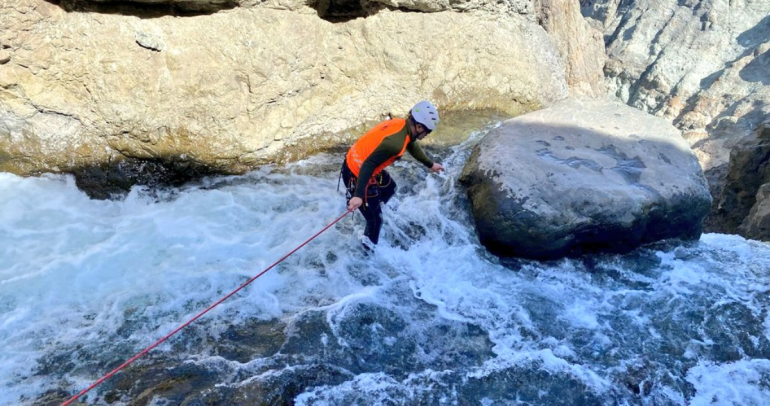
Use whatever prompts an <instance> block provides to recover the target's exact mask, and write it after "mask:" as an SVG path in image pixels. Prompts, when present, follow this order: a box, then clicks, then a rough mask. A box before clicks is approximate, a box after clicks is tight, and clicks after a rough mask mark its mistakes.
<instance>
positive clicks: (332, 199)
mask: <svg viewBox="0 0 770 406" xmlns="http://www.w3.org/2000/svg"><path fill="white" fill-rule="evenodd" d="M478 136H480V134H475V136H472V137H471V139H470V140H468V141H467V142H465V143H463V144H461V145H458V146H455V147H452V148H443V149H440V150H436V151H433V152H434V153H437V154H438V155H439V156H440V157H441V161H442V162H443V163H444V164H445V165H446V166H447V168H448V172H447V173H446V174H445V175H434V174H428V173H427V172H426V171H425V170H424V169H423V168H422V167H421V166H420V165H419V164H416V163H414V162H407V161H408V160H407V159H405V160H404V161H400V162H398V163H397V164H396V165H395V167H394V168H393V170H392V173H393V175H394V178H395V179H396V180H397V182H398V183H399V185H400V188H399V190H398V193H397V196H396V197H395V198H394V199H393V200H392V201H391V202H390V203H389V205H388V206H387V207H386V208H385V210H384V212H385V226H384V229H383V236H382V240H381V243H380V246H379V247H378V249H377V252H376V253H375V254H374V255H371V256H366V255H365V254H364V252H363V251H362V249H361V247H360V244H359V239H358V238H359V234H361V232H362V230H363V221H362V218H361V216H360V215H359V214H356V215H355V216H354V217H353V216H349V217H348V218H346V219H344V220H343V221H341V222H339V223H338V224H337V225H335V226H334V227H332V228H331V229H329V230H328V231H327V232H325V233H324V234H322V235H321V236H319V237H318V238H317V239H316V240H314V241H313V242H311V243H310V244H309V245H307V246H306V247H305V248H303V249H301V250H300V251H299V252H297V253H296V254H295V255H293V256H291V257H290V258H289V259H288V260H287V261H285V262H284V263H282V264H281V265H280V266H278V267H277V268H275V269H273V270H272V271H270V272H268V273H267V274H265V275H264V276H262V277H261V278H259V279H257V281H256V282H254V283H253V284H252V285H250V286H249V287H248V288H246V289H245V290H244V291H242V292H241V293H240V294H238V295H237V296H235V297H232V298H231V299H229V300H228V301H226V302H224V303H223V304H222V305H220V306H219V307H217V308H216V309H215V310H213V311H212V312H211V313H209V314H207V315H206V316H205V317H204V318H203V319H201V320H199V321H198V322H196V323H195V324H193V325H192V326H190V327H189V328H187V329H185V330H183V331H182V332H181V333H180V334H179V335H178V336H175V337H173V338H172V339H170V340H169V342H167V343H165V344H163V345H161V346H160V347H158V348H157V349H155V350H154V351H153V352H152V353H150V354H148V355H147V356H146V357H145V358H144V359H142V360H140V361H138V362H137V363H136V364H134V365H132V366H131V367H129V368H128V369H127V370H126V371H125V372H123V373H121V374H118V375H117V376H115V377H113V378H112V379H111V380H109V381H107V382H106V383H105V384H104V385H102V386H101V387H99V388H97V389H96V390H94V391H93V392H92V393H90V394H89V395H88V396H87V398H86V403H89V404H116V405H117V404H141V405H178V404H185V405H199V404H200V405H203V404H223V405H225V404H244V405H245V404H281V403H285V404H292V403H294V404H297V405H351V404H354V405H378V404H379V405H423V404H425V405H485V406H487V405H512V404H523V405H557V404H565V405H566V404H575V405H597V404H610V405H684V404H690V405H766V404H770V360H769V359H768V358H770V341H769V339H770V318H768V304H769V303H770V283H769V282H770V280H769V279H770V278H769V277H768V275H770V271H769V270H770V248H769V247H768V246H767V245H766V244H763V243H759V242H755V241H747V240H744V239H742V238H740V237H737V236H729V235H716V234H707V235H704V236H703V237H702V238H701V239H700V241H697V242H686V243H682V242H676V241H670V242H663V243H658V244H655V245H652V246H649V247H645V248H643V249H639V250H637V251H635V252H632V253H630V254H628V255H594V256H588V257H585V258H581V259H571V260H562V261H554V262H535V261H500V260H499V259H497V258H495V257H493V256H491V255H489V254H487V253H486V252H485V250H484V249H483V248H482V247H481V246H480V245H479V243H478V240H477V238H476V236H475V234H474V231H473V225H472V220H471V218H470V216H469V212H468V205H467V202H466V200H465V197H464V194H463V192H462V190H461V189H460V188H458V187H457V177H458V175H459V172H460V170H461V169H462V166H463V164H464V162H465V160H466V159H467V156H468V154H469V151H470V148H471V146H472V144H473V143H474V142H475V139H476V138H478ZM340 158H341V157H340V156H338V155H318V156H316V157H313V158H312V159H309V160H307V161H303V162H300V163H295V164H292V165H290V166H288V167H267V168H264V169H262V170H259V171H255V172H252V173H249V174H247V175H245V176H238V177H225V178H212V179H207V180H205V181H202V182H200V183H199V184H196V185H190V186H187V187H184V188H181V189H175V190H170V191H162V192H159V191H148V190H145V189H142V188H135V189H133V190H132V192H131V193H130V194H129V195H128V196H127V197H126V198H125V199H122V200H116V201H98V200H90V199H88V198H87V197H86V196H85V194H83V193H82V192H80V191H78V190H77V188H76V187H75V185H74V181H73V180H72V179H71V178H69V177H66V176H44V177H40V178H19V177H16V176H13V175H9V174H0V348H2V351H1V352H0V404H2V405H16V404H28V405H32V404H44V403H53V404H56V402H57V401H58V402H61V401H62V400H64V399H66V396H67V395H71V394H73V393H74V392H76V391H77V390H80V389H83V388H85V387H86V386H88V385H89V384H90V383H92V382H93V381H94V380H96V379H98V378H99V377H101V376H102V375H103V374H104V373H106V372H108V371H109V370H111V369H112V368H114V367H115V366H117V365H119V364H120V363H121V362H123V361H125V360H126V359H128V358H129V357H131V356H132V355H133V354H134V353H136V352H138V351H139V350H141V349H142V348H144V347H145V346H147V345H149V344H151V343H153V342H154V341H155V340H157V339H159V338H160V337H162V336H164V335H165V334H166V333H168V332H170V331H171V330H173V329H174V328H176V327H177V326H178V325H179V324H181V323H182V322H184V321H185V320H187V319H189V318H191V317H192V316H194V315H195V314H196V313H197V312H199V311H200V310H202V309H203V308H205V307H206V306H207V305H208V304H210V303H212V302H214V301H215V300H217V299H218V298H220V297H221V296H223V295H224V294H226V293H227V292H229V291H231V290H232V289H234V288H235V287H237V286H238V285H240V284H241V283H243V282H244V281H245V280H247V279H248V278H250V277H251V276H253V275H256V274H257V273H258V272H259V271H261V270H262V269H264V268H265V267H267V266H268V265H269V264H271V263H272V262H274V261H275V260H277V259H278V258H280V257H281V256H283V255H284V254H285V253H287V252H289V251H290V250H291V249H293V248H294V247H295V246H297V245H298V244H300V243H301V242H303V241H304V240H305V239H307V238H308V237H309V236H311V235H313V234H314V233H315V232H316V231H318V230H320V229H321V228H323V227H324V226H325V225H326V224H328V223H329V222H331V221H332V220H333V219H335V218H336V217H337V216H339V215H341V214H342V213H343V212H344V211H345V208H344V198H343V196H342V193H341V192H337V191H336V187H337V174H338V169H339V164H340Z"/></svg>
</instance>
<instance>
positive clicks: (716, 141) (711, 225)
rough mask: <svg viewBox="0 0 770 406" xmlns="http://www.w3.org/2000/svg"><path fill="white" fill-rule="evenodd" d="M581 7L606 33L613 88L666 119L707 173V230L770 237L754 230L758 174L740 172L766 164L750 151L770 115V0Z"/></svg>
mask: <svg viewBox="0 0 770 406" xmlns="http://www.w3.org/2000/svg"><path fill="white" fill-rule="evenodd" d="M580 3H581V9H582V12H583V15H584V16H586V18H587V19H588V21H589V22H590V23H591V25H592V26H593V27H594V28H596V29H599V30H602V31H603V32H604V40H605V44H606V49H607V58H608V60H607V63H606V65H605V67H604V72H605V75H606V77H607V81H608V87H609V89H610V91H611V92H612V93H614V94H615V95H616V96H618V97H619V98H621V99H622V100H623V101H625V102H626V103H628V104H629V105H632V106H634V107H637V108H639V109H642V110H644V111H647V112H650V113H652V114H655V115H658V116H661V117H664V118H666V119H669V120H671V121H672V122H673V123H674V124H675V125H676V126H677V127H678V128H679V129H681V130H682V133H683V135H684V137H685V138H686V139H687V140H688V141H689V143H690V145H691V146H692V148H693V150H694V151H695V153H696V155H697V156H698V159H699V161H700V163H701V166H702V167H703V168H704V170H706V175H707V177H708V179H709V184H710V188H711V191H712V195H713V197H714V202H715V204H714V205H713V207H712V212H711V214H710V215H709V217H708V218H707V220H706V225H705V226H706V231H718V232H727V233H740V234H742V235H744V236H747V237H751V238H758V239H765V240H767V239H770V234H768V233H767V232H764V233H762V232H759V231H756V230H761V229H765V230H766V229H767V227H764V228H762V227H759V228H758V227H757V226H756V225H757V224H760V223H762V222H763V221H764V222H767V221H770V219H765V220H762V219H761V218H758V216H757V215H756V213H765V212H767V211H766V210H760V207H759V205H761V204H762V201H763V196H764V195H763V194H762V193H758V190H760V188H761V186H762V185H763V184H764V183H765V181H763V179H764V178H763V177H762V176H754V175H755V174H753V173H742V172H741V168H744V169H745V168H753V169H752V170H755V171H760V172H761V171H762V169H761V168H762V167H763V166H765V165H767V164H768V163H767V157H764V158H763V157H761V156H758V155H757V154H756V151H759V149H757V148H753V147H752V146H756V145H759V144H761V143H762V142H763V141H761V140H760V139H759V138H758V136H757V134H760V133H762V131H763V130H762V129H763V128H764V127H762V123H763V122H767V120H768V119H770V86H768V85H769V84H770V1H767V0H736V1H730V2H727V1H718V0H688V1H675V0H656V1H650V0H641V1H626V0H581V2H580ZM760 149H761V148H760ZM745 162H753V163H754V164H752V165H749V166H746V165H745V164H744V163H745ZM741 178H744V179H743V180H739V179H741ZM752 180H754V181H752ZM755 181H756V182H755ZM765 205H766V204H765ZM750 211H751V213H752V214H751V215H750V216H748V214H749V212H750ZM747 216H748V217H747ZM749 217H750V218H749ZM748 230H753V231H751V232H749V231H748Z"/></svg>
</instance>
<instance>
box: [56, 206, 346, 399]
mask: <svg viewBox="0 0 770 406" xmlns="http://www.w3.org/2000/svg"><path fill="white" fill-rule="evenodd" d="M351 211H353V210H348V211H346V212H345V214H343V215H341V216H339V217H337V219H336V220H334V221H332V222H331V223H329V225H327V226H326V227H324V228H323V230H321V231H319V232H317V233H316V234H315V235H314V236H312V237H310V238H309V239H308V240H307V241H305V242H303V243H302V244H301V245H300V246H298V247H297V248H294V249H293V250H292V251H291V252H289V253H288V254H286V255H284V256H283V257H282V258H281V259H279V260H278V261H275V263H273V264H272V265H270V266H269V267H267V268H266V269H265V270H264V271H262V272H260V273H258V274H257V275H256V276H255V277H253V278H251V279H249V280H248V281H246V282H245V283H244V284H242V285H241V286H239V287H238V289H235V290H234V291H232V292H230V293H228V294H227V295H226V296H225V297H223V298H221V299H219V300H217V301H216V303H214V304H212V305H211V306H209V307H208V308H206V310H204V311H202V312H200V313H198V314H197V315H196V316H195V317H193V318H192V319H190V320H189V321H187V322H186V323H184V324H182V325H181V326H179V327H177V328H176V330H174V331H172V332H170V333H168V334H167V335H166V336H165V337H163V338H161V339H160V340H158V341H156V342H155V343H154V344H152V345H151V346H149V347H147V348H145V349H143V350H142V351H141V352H139V353H138V354H136V355H134V356H133V357H131V359H129V360H128V361H126V362H124V363H123V364H121V365H120V366H119V367H117V368H115V369H113V370H112V371H111V372H110V373H108V374H107V375H104V376H103V377H101V378H100V379H99V380H98V381H96V382H94V383H93V384H92V385H91V386H89V387H87V388H85V389H83V390H82V391H80V393H78V394H77V395H75V396H73V397H72V398H70V399H69V400H68V401H66V402H64V403H62V404H61V406H67V405H69V404H70V403H72V402H74V401H75V400H77V398H79V397H81V396H83V395H85V394H86V393H87V392H88V391H90V390H91V389H93V388H95V387H97V386H99V385H101V384H102V382H104V381H106V380H107V379H109V378H110V377H112V376H113V375H115V374H116V373H118V371H120V370H121V369H123V368H125V367H127V366H129V365H130V364H131V363H133V362H134V361H136V360H137V359H139V357H141V356H142V355H144V354H147V353H148V352H150V351H151V350H152V349H153V348H155V347H157V346H159V345H160V344H162V343H163V342H164V341H166V340H168V338H169V337H171V336H173V335H174V334H176V333H178V332H179V330H181V329H183V328H185V327H187V326H189V325H190V324H191V323H192V322H194V321H195V320H198V319H199V318H200V317H201V316H203V315H204V314H206V313H208V312H209V310H211V309H213V308H215V307H217V306H218V305H219V304H220V303H222V302H224V301H225V300H227V299H229V298H230V296H232V295H234V294H236V293H238V291H240V290H241V289H243V288H245V287H246V286H248V285H249V284H250V283H251V282H254V280H256V279H257V278H259V277H260V276H262V275H264V274H265V272H267V271H269V270H271V269H273V267H275V266H276V265H278V264H280V263H281V262H283V260H285V259H286V258H288V257H289V256H291V254H294V253H295V252H297V251H298V250H299V249H300V248H302V247H304V246H305V245H307V243H309V242H310V241H313V239H315V238H316V237H318V236H319V235H321V233H323V232H324V231H326V230H328V229H329V228H330V227H331V226H333V225H334V224H336V223H337V222H338V221H340V220H342V218H343V217H345V216H347V215H348V213H350V212H351Z"/></svg>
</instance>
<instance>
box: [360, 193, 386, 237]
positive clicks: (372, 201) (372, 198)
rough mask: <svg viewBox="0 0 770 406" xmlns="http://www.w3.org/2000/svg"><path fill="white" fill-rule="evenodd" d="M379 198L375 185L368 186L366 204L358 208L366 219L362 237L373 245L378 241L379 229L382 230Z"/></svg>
mask: <svg viewBox="0 0 770 406" xmlns="http://www.w3.org/2000/svg"><path fill="white" fill-rule="evenodd" d="M380 197H381V194H380V191H379V188H378V187H377V185H369V187H368V188H367V193H366V202H365V203H364V205H363V206H361V208H360V210H361V214H363V215H364V218H365V219H366V229H365V230H364V235H365V236H367V237H368V238H369V241H371V242H372V244H375V245H377V243H378V242H379V241H380V229H381V228H382V207H381V204H382V201H381V200H380Z"/></svg>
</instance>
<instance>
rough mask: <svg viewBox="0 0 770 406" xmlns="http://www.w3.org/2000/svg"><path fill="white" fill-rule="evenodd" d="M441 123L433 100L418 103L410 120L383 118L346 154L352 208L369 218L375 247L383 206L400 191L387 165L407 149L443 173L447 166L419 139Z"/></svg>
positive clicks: (367, 232) (345, 170) (368, 233)
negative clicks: (385, 119)
mask: <svg viewBox="0 0 770 406" xmlns="http://www.w3.org/2000/svg"><path fill="white" fill-rule="evenodd" d="M438 122H439V116H438V111H437V110H436V107H435V106H433V104H432V103H431V102H429V101H421V102H419V103H417V104H416V105H415V106H414V107H413V108H412V110H411V111H410V112H409V116H408V117H407V118H406V119H403V118H394V119H391V120H387V121H383V122H381V123H379V124H377V125H376V126H375V127H374V128H372V129H371V130H370V131H369V132H368V133H366V134H364V136H363V137H361V138H360V139H359V140H358V141H356V143H355V144H353V146H352V147H350V149H349V150H348V153H347V155H346V156H345V161H344V162H343V163H342V179H343V181H344V182H345V185H346V186H347V199H348V210H355V209H359V210H360V211H361V214H363V215H364V218H365V219H366V229H365V231H364V235H365V236H366V237H368V239H369V241H370V242H371V244H372V245H371V246H367V244H366V243H365V244H364V247H365V248H367V249H371V248H373V246H374V245H376V244H377V243H378V242H379V239H380V229H381V228H382V207H381V205H383V204H385V203H387V202H388V200H390V198H391V197H393V194H394V193H395V192H396V182H394V181H393V179H392V178H391V177H390V175H389V174H388V171H386V170H385V168H386V167H387V166H388V165H390V164H392V163H393V162H395V161H396V160H397V159H399V158H401V156H402V155H403V154H404V151H407V152H409V154H410V155H412V156H413V157H414V158H415V159H417V160H418V161H420V162H422V164H423V165H425V166H426V167H428V168H430V169H431V170H432V171H433V172H441V171H443V170H444V167H443V166H442V165H441V164H439V163H435V162H433V161H432V160H431V159H430V158H428V156H427V155H425V152H423V150H422V148H420V145H419V144H418V143H417V141H418V140H421V139H423V138H425V137H426V136H427V135H428V134H430V133H431V132H432V131H433V130H435V129H436V126H437V125H438Z"/></svg>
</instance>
